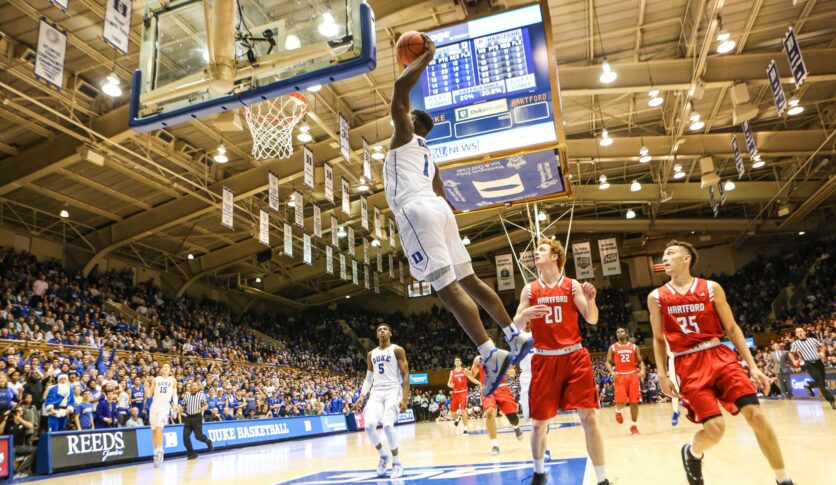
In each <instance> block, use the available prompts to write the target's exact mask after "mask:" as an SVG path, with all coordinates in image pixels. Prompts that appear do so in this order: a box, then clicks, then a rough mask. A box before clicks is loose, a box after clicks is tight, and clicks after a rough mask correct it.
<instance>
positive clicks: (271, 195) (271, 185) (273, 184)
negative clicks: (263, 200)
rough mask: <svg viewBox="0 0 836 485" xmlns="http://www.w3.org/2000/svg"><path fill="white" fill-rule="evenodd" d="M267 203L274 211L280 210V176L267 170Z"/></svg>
mask: <svg viewBox="0 0 836 485" xmlns="http://www.w3.org/2000/svg"><path fill="white" fill-rule="evenodd" d="M267 204H268V205H269V206H270V208H271V209H273V210H274V211H278V210H279V177H277V176H276V174H274V173H273V172H267Z"/></svg>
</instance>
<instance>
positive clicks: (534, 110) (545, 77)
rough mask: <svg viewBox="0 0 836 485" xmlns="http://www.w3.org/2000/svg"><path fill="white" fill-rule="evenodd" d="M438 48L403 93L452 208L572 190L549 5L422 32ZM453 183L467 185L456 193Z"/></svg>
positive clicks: (528, 199) (485, 205)
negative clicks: (423, 129)
mask: <svg viewBox="0 0 836 485" xmlns="http://www.w3.org/2000/svg"><path fill="white" fill-rule="evenodd" d="M427 35H428V36H429V37H430V38H431V39H433V41H434V42H435V44H436V52H435V58H434V59H433V61H432V62H431V63H430V64H429V66H428V67H427V69H426V70H425V71H424V73H423V74H422V75H421V79H420V81H419V84H418V85H416V87H415V88H414V89H413V90H412V92H411V93H410V103H411V106H412V108H413V109H421V110H424V111H426V112H428V113H429V114H430V115H431V116H432V117H433V120H434V121H435V126H434V128H433V129H432V131H431V132H430V134H429V135H428V137H427V144H428V145H429V147H430V150H431V151H432V154H433V158H434V159H435V161H436V163H438V165H439V168H440V170H441V177H442V179H443V180H444V182H445V187H446V189H447V192H448V198H449V200H450V202H451V203H452V204H453V206H454V207H455V208H456V209H458V210H465V209H467V210H474V209H483V208H488V207H493V206H496V205H500V204H507V203H520V202H531V201H534V200H542V199H550V198H556V197H560V196H569V195H571V188H570V187H569V184H568V183H567V180H566V178H565V174H567V173H568V169H567V158H566V150H565V146H566V144H565V135H564V132H563V117H562V112H561V108H560V92H559V88H558V84H557V70H556V61H555V57H554V50H553V45H552V29H551V21H550V19H549V12H548V5H546V4H544V2H541V3H539V4H534V5H529V6H526V7H522V8H518V9H514V10H508V11H504V12H501V13H497V14H492V15H487V16H484V17H480V18H476V19H472V20H469V21H467V22H465V23H459V24H454V25H450V26H446V27H442V28H439V29H437V30H433V31H430V32H427ZM451 191H453V192H456V191H458V192H459V194H458V195H460V193H461V192H472V193H474V194H476V197H475V198H473V197H471V198H467V200H462V197H460V196H459V197H457V196H455V195H454V194H453V193H451Z"/></svg>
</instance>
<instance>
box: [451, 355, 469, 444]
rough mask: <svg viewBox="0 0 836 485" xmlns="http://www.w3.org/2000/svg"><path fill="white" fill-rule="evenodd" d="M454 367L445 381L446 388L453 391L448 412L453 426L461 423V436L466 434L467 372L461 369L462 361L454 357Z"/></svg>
mask: <svg viewBox="0 0 836 485" xmlns="http://www.w3.org/2000/svg"><path fill="white" fill-rule="evenodd" d="M453 365H454V366H455V367H454V368H453V370H451V371H450V378H448V379H447V387H449V388H450V389H452V390H453V397H452V399H451V401H452V402H451V403H450V412H451V413H452V414H453V416H454V418H453V419H454V421H453V424H454V425H455V426H457V427H458V425H459V422H462V423H463V427H462V434H464V435H466V434H467V421H468V417H467V395H468V389H467V381H468V376H467V371H466V370H464V368H463V367H462V359H461V358H460V357H456V358H455V359H454V360H453Z"/></svg>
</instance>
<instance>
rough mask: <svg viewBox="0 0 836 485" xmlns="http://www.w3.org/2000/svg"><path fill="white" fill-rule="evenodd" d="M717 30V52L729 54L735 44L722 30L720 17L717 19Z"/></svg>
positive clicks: (729, 35)
mask: <svg viewBox="0 0 836 485" xmlns="http://www.w3.org/2000/svg"><path fill="white" fill-rule="evenodd" d="M717 29H718V30H717V36H716V37H715V39H717V42H719V43H720V45H718V46H717V52H718V53H720V54H726V53H728V52H731V50H732V49H734V46H735V45H736V44H735V42H734V41H733V40H732V39H731V34H729V33H728V31H727V30H726V29H724V28H723V18H722V17H720V16H718V17H717Z"/></svg>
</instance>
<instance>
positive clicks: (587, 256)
mask: <svg viewBox="0 0 836 485" xmlns="http://www.w3.org/2000/svg"><path fill="white" fill-rule="evenodd" d="M572 256H573V257H574V259H575V278H577V279H579V280H585V279H589V278H594V277H595V273H594V272H593V270H592V248H591V247H590V245H589V241H587V242H582V243H574V244H572Z"/></svg>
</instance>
